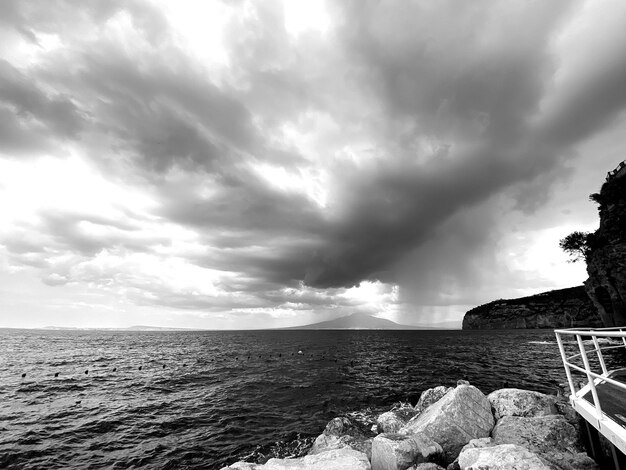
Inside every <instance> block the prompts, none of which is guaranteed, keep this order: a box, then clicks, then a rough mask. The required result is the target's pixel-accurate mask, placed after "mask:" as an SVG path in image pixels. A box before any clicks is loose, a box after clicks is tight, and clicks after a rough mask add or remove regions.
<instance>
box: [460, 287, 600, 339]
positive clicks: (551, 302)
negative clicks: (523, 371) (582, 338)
mask: <svg viewBox="0 0 626 470" xmlns="http://www.w3.org/2000/svg"><path fill="white" fill-rule="evenodd" d="M576 326H590V327H593V326H602V322H601V320H600V317H599V316H598V312H597V311H596V307H595V306H594V304H593V303H592V302H591V300H590V299H589V297H588V296H587V293H586V292H585V288H584V287H583V286H578V287H570V288H567V289H559V290H553V291H550V292H544V293H542V294H537V295H531V296H529V297H522V298H519V299H509V300H496V301H493V302H490V303H488V304H484V305H480V306H478V307H476V308H473V309H472V310H470V311H469V312H467V313H466V314H465V317H464V318H463V329H464V330H477V329H502V328H570V327H576Z"/></svg>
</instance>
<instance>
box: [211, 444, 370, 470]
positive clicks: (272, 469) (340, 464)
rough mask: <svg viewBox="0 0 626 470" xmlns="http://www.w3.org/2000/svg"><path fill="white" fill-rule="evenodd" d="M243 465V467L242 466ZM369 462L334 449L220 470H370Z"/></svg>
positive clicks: (359, 455)
mask: <svg viewBox="0 0 626 470" xmlns="http://www.w3.org/2000/svg"><path fill="white" fill-rule="evenodd" d="M242 465H243V466H242ZM370 469H371V467H370V462H369V460H368V459H367V456H366V455H365V454H363V453H362V452H358V451H356V450H353V449H334V450H329V451H328V452H323V453H321V454H317V455H307V456H305V457H301V458H299V459H269V460H268V461H267V463H266V464H264V465H261V464H248V463H244V462H237V463H235V464H233V465H231V466H230V467H224V468H223V469H222V470H370Z"/></svg>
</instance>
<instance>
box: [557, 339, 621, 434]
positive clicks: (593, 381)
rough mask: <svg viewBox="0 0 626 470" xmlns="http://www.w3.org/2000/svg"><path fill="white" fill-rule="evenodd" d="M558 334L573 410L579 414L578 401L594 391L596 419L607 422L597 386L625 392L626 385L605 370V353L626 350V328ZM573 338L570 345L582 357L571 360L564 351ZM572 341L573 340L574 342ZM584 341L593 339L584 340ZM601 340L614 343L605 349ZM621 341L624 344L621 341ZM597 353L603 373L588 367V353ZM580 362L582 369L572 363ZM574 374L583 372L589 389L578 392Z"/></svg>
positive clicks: (582, 388)
mask: <svg viewBox="0 0 626 470" xmlns="http://www.w3.org/2000/svg"><path fill="white" fill-rule="evenodd" d="M554 333H555V334H556V341H557V343H558V345H559V350H560V351H561V358H562V359H563V365H564V367H565V374H566V375H567V382H568V384H569V388H570V392H571V395H570V401H571V402H572V405H573V406H574V408H575V409H576V410H577V411H578V407H577V406H576V404H577V402H579V400H583V399H584V398H583V397H584V395H586V394H587V393H588V392H589V391H591V396H592V397H593V405H594V407H595V419H597V420H598V424H599V422H600V421H602V420H603V419H604V417H603V414H602V404H601V403H600V399H599V398H598V391H597V386H598V385H599V384H601V383H610V384H612V385H615V386H617V387H619V388H620V389H622V390H624V391H625V392H626V384H624V383H622V382H619V381H617V380H615V379H613V378H611V377H610V374H611V373H612V372H613V371H609V370H608V369H607V367H606V362H605V360H604V355H603V354H602V352H603V351H607V350H609V349H617V348H620V349H621V348H626V327H614V328H568V329H562V330H554ZM566 337H570V338H569V339H570V341H571V340H572V339H573V340H574V341H575V343H576V344H577V345H578V350H579V353H577V354H573V355H570V356H568V355H567V353H566V351H565V344H567V343H568V341H567V340H565V341H564V338H566ZM571 337H573V338H571ZM583 338H591V339H590V340H589V339H583ZM600 339H603V340H605V342H606V341H607V340H610V339H615V340H618V341H617V344H616V343H615V342H607V343H606V345H602V346H601V345H600V341H599V340H600ZM620 339H621V341H619V340H620ZM585 343H586V344H590V343H591V344H592V345H593V349H590V350H587V349H586V347H585ZM594 352H595V353H596V355H597V358H598V363H599V367H600V370H598V371H597V372H594V371H593V370H592V368H591V365H590V363H589V357H588V354H589V353H594ZM578 358H580V359H581V360H582V365H583V367H581V366H579V365H576V364H574V363H573V362H572V361H574V360H576V359H578ZM572 371H576V372H580V373H582V374H584V375H585V376H586V377H587V385H586V386H583V387H580V388H579V389H578V390H577V389H576V387H575V384H574V379H573V378H572ZM596 427H597V426H596Z"/></svg>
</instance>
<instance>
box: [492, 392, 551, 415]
mask: <svg viewBox="0 0 626 470" xmlns="http://www.w3.org/2000/svg"><path fill="white" fill-rule="evenodd" d="M487 399H488V400H489V403H491V408H492V409H493V415H494V417H495V418H496V420H498V419H500V418H502V417H504V416H546V415H553V414H556V413H557V408H556V406H555V403H556V398H555V397H553V396H550V395H544V394H543V393H539V392H532V391H530V390H520V389H518V388H503V389H501V390H496V391H495V392H492V393H490V394H489V395H488V396H487Z"/></svg>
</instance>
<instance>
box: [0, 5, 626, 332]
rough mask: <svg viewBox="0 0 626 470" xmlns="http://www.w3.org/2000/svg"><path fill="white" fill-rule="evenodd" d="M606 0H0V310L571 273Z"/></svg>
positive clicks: (450, 299)
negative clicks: (571, 241) (568, 248)
mask: <svg viewBox="0 0 626 470" xmlns="http://www.w3.org/2000/svg"><path fill="white" fill-rule="evenodd" d="M625 50H626V2H623V1H621V0H602V1H594V0H588V1H570V0H567V1H550V2H542V1H533V0H523V1H521V0H511V1H507V2H494V1H482V0H476V1H472V2H459V1H445V0H442V1H436V2H433V1H405V0H397V1H386V0H381V1H367V0H364V1H361V0H359V1H357V0H354V1H347V0H346V1H344V0H341V1H338V0H336V1H326V2H324V1H317V0H307V1H306V2H304V1H296V0H284V1H275V0H262V1H247V0H241V1H223V2H222V1H218V0H214V1H199V0H198V1H188V0H177V1H176V2H171V1H166V0H163V1H157V0H154V1H151V0H109V1H96V0H90V1H88V0H75V1H66V0H50V1H46V2H35V1H19V0H2V1H1V2H0V327H27V328H33V327H44V326H67V327H126V326H131V325H153V326H162V327H186V328H208V329H240V328H242V329H247V328H266V327H283V326H294V325H300V324H307V323H312V322H317V321H325V320H329V319H333V318H337V317H339V316H343V315H347V314H352V313H366V314H371V315H376V316H380V317H383V318H387V319H390V320H393V321H397V322H399V323H405V324H410V325H418V324H435V323H439V322H445V321H459V320H460V319H461V318H462V316H463V314H464V313H465V312H466V311H467V310H469V309H470V308H472V307H475V306H477V305H479V304H482V303H486V302H489V301H492V300H495V299H499V298H513V297H521V296H525V295H530V294H535V293H539V292H544V291H547V290H552V289H556V288H562V287H569V286H573V285H578V284H580V283H582V282H583V281H584V279H585V278H586V273H585V266H584V264H582V263H569V262H568V257H567V256H566V255H565V254H564V253H563V252H562V251H561V250H560V249H559V246H558V242H559V240H560V239H561V238H562V237H564V236H565V235H567V234H569V233H570V232H572V231H573V230H583V231H584V230H594V229H595V228H596V227H597V225H598V215H597V209H596V207H595V206H594V204H593V203H591V202H590V201H589V200H588V195H589V194H590V193H593V192H596V191H598V190H599V188H600V186H601V184H602V182H603V181H604V178H605V176H606V172H607V171H609V170H611V169H613V168H614V167H615V166H616V165H617V164H618V163H619V162H620V161H621V160H623V159H624V158H626V138H624V136H625V135H626V86H625V84H626V55H624V51H625Z"/></svg>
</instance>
